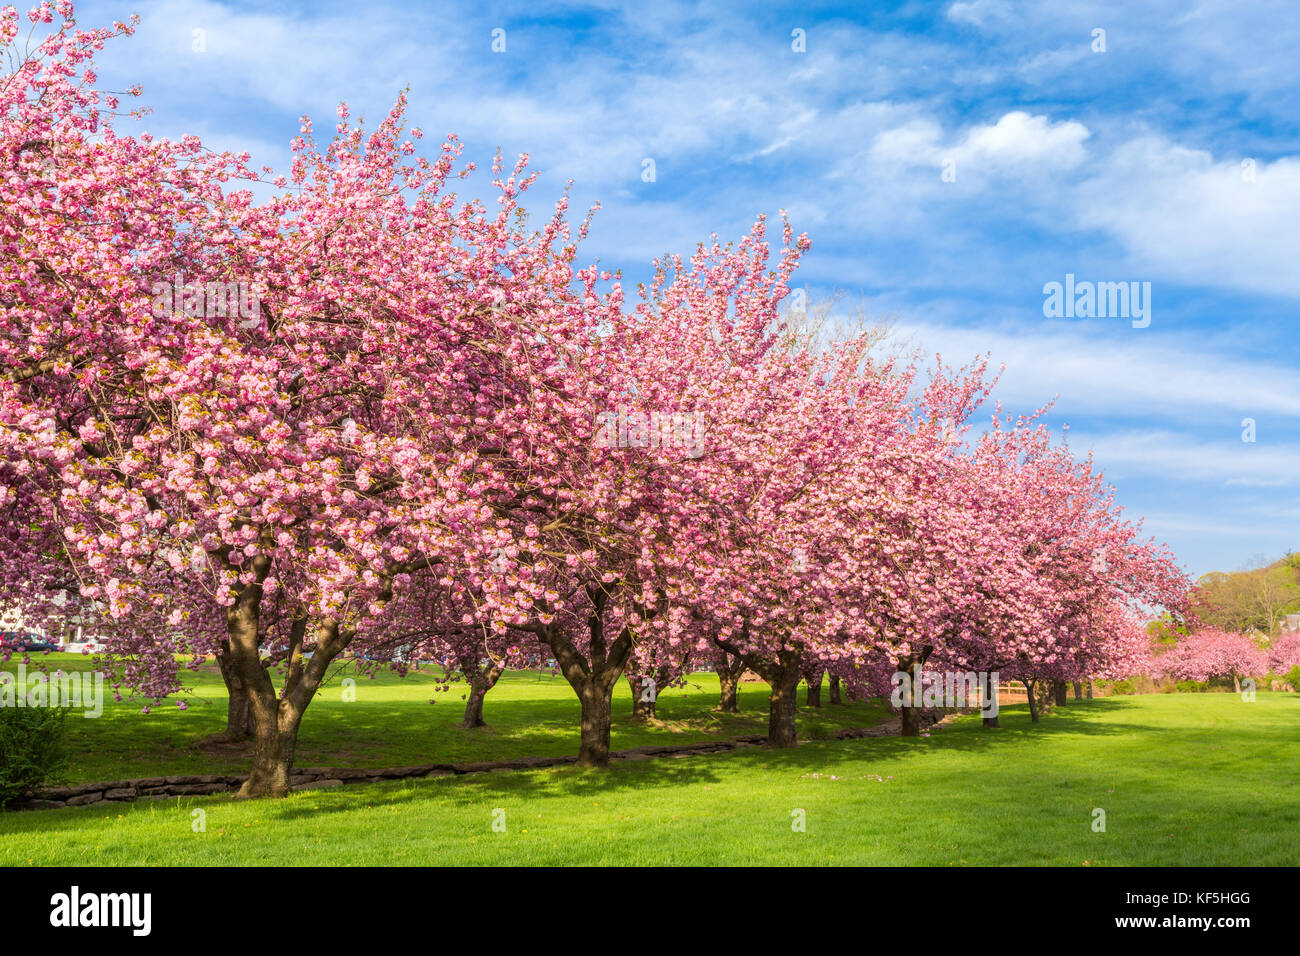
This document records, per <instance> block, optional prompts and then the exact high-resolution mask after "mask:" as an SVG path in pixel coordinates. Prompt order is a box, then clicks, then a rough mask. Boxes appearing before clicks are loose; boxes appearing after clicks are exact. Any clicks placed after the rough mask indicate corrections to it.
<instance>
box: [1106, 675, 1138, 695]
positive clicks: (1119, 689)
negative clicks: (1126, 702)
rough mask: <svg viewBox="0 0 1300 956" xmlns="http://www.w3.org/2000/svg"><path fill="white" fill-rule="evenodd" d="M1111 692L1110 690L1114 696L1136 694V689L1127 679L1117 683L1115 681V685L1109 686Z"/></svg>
mask: <svg viewBox="0 0 1300 956" xmlns="http://www.w3.org/2000/svg"><path fill="white" fill-rule="evenodd" d="M1111 690H1112V691H1113V692H1114V693H1116V694H1136V693H1137V688H1135V687H1134V686H1133V682H1132V681H1131V680H1129V679H1128V678H1125V679H1124V680H1117V681H1115V683H1114V684H1113V685H1112V686H1111Z"/></svg>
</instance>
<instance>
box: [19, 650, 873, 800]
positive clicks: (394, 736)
mask: <svg viewBox="0 0 1300 956" xmlns="http://www.w3.org/2000/svg"><path fill="white" fill-rule="evenodd" d="M38 660H40V661H41V662H42V663H44V664H45V665H46V666H48V667H49V668H50V669H51V670H53V669H54V668H62V669H63V670H64V671H71V670H73V669H78V670H85V669H88V668H89V667H90V663H89V658H86V657H82V656H79V655H71V654H50V655H48V656H46V657H40V658H38ZM15 667H16V664H15V663H14V662H13V661H11V662H10V663H9V664H7V665H4V669H5V670H9V671H13V670H15ZM28 670H29V673H30V672H31V671H32V668H30V667H29V668H28ZM187 676H188V679H187V683H189V684H191V685H192V687H191V692H190V693H187V694H182V695H179V696H178V697H177V698H176V700H183V701H184V702H185V704H186V707H187V709H186V710H180V709H179V708H178V707H177V705H176V702H175V701H168V702H164V703H163V704H161V705H159V706H157V707H153V708H151V710H150V712H149V713H148V714H143V713H141V711H142V710H143V707H144V704H145V703H147V701H138V700H137V701H123V702H121V703H115V702H113V701H112V700H111V694H110V693H109V691H108V689H107V688H105V698H106V703H105V706H104V713H103V714H102V715H101V716H100V717H97V718H93V719H92V718H86V717H82V716H81V715H80V714H79V713H78V712H77V711H76V710H73V711H71V712H70V713H69V716H68V719H67V728H68V745H69V748H70V749H71V751H72V754H73V757H72V761H71V765H70V766H69V768H68V774H67V779H66V782H69V783H87V782H91V781H98V780H119V779H122V778H124V777H149V776H159V775H165V774H182V773H226V774H231V773H243V772H246V771H247V770H248V757H247V756H246V755H245V754H242V753H238V752H236V753H229V752H215V753H214V752H212V751H210V750H206V751H205V750H196V749H195V748H194V746H193V745H194V743H195V742H196V741H198V740H201V739H202V738H204V737H206V736H208V735H210V734H212V733H214V732H216V731H219V730H221V729H222V728H223V727H224V726H225V719H226V689H225V686H224V685H223V684H222V683H221V676H220V674H218V673H217V669H216V666H215V665H212V664H208V665H205V666H203V667H202V668H200V670H199V671H197V672H196V673H194V674H193V675H187ZM348 677H352V678H353V679H355V681H356V686H355V692H356V693H355V697H356V699H355V700H353V701H345V700H344V699H343V697H344V694H343V689H344V688H343V683H342V682H343V680H344V679H345V678H348ZM435 686H436V681H435V680H434V678H433V676H431V675H430V674H428V673H425V674H420V673H410V674H408V675H407V676H406V677H398V676H397V675H396V674H393V673H391V672H389V671H384V672H382V673H380V674H378V675H377V676H375V677H374V679H371V678H370V677H368V676H365V675H361V676H359V677H358V676H357V675H356V671H355V668H354V667H353V665H352V664H343V665H341V666H340V667H339V668H336V671H335V673H334V675H333V676H332V677H331V678H330V681H329V683H328V684H327V685H326V686H325V687H323V688H322V689H321V691H320V693H319V694H317V696H316V699H315V700H314V701H312V704H311V706H310V707H309V708H308V709H307V713H306V716H305V717H304V718H303V723H302V731H301V733H300V735H299V738H298V749H297V757H296V761H295V762H296V763H297V765H298V766H300V767H402V766H410V765H414V764H425V763H460V762H466V761H473V760H507V759H510V758H513V757H534V756H538V757H550V756H557V755H562V754H576V753H577V752H578V718H579V715H580V707H579V705H578V699H577V697H576V696H574V693H573V690H572V688H570V687H569V685H568V684H567V683H565V681H564V679H563V678H562V677H558V676H551V675H547V674H540V673H529V672H512V673H507V674H505V675H503V676H502V678H501V681H500V682H499V683H498V684H497V686H496V687H495V688H493V690H492V691H491V693H489V694H488V696H487V699H486V702H485V704H484V712H483V713H484V719H485V720H486V721H487V723H488V726H487V727H481V728H476V729H473V730H466V729H463V728H461V727H457V726H456V725H457V724H458V723H459V722H460V720H461V718H462V717H464V711H465V701H464V699H463V697H462V695H463V694H464V693H465V685H464V684H452V685H451V690H449V691H446V692H442V693H435ZM740 696H741V700H740V706H741V713H740V714H722V713H718V712H717V711H716V710H714V709H713V708H714V706H715V705H716V704H717V702H718V678H717V675H715V674H707V673H701V674H693V675H692V676H691V677H690V680H689V683H688V684H687V686H686V687H683V688H671V689H668V690H665V691H663V692H662V693H661V694H660V695H659V700H658V705H657V712H658V715H659V721H658V722H657V723H655V724H652V725H645V724H641V723H633V722H632V721H631V719H630V718H631V714H632V695H631V692H630V690H629V689H628V685H627V682H626V681H621V682H620V683H619V685H618V687H617V689H616V690H615V693H614V727H613V732H612V734H611V741H612V745H613V747H614V748H615V749H620V748H627V747H639V746H644V745H650V744H669V743H691V742H695V741H700V740H709V739H711V738H725V737H736V736H741V735H744V734H763V733H766V732H767V685H766V684H761V683H753V684H742V685H741V689H740ZM825 698H826V694H825V689H824V688H823V700H825ZM430 700H434V701H435V703H430ZM888 716H889V715H888V714H887V713H886V712H885V709H884V708H883V707H882V706H881V705H879V704H877V703H876V702H862V703H854V704H848V705H845V706H841V707H829V706H827V707H822V708H820V709H812V708H801V712H800V732H801V734H803V735H805V736H807V737H809V738H815V737H818V736H823V735H828V734H829V733H830V732H831V731H833V730H835V729H836V728H839V727H869V726H872V725H874V724H876V723H877V722H879V721H880V720H883V719H885V718H887V717H888Z"/></svg>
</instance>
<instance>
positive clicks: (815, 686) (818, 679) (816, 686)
mask: <svg viewBox="0 0 1300 956" xmlns="http://www.w3.org/2000/svg"><path fill="white" fill-rule="evenodd" d="M807 700H808V706H809V707H820V706H821V705H822V672H821V671H818V672H817V674H816V675H815V677H810V678H808V699H807Z"/></svg>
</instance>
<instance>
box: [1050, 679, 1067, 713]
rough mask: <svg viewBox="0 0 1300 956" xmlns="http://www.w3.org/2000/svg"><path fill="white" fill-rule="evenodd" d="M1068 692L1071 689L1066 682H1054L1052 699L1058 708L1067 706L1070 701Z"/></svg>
mask: <svg viewBox="0 0 1300 956" xmlns="http://www.w3.org/2000/svg"><path fill="white" fill-rule="evenodd" d="M1068 690H1069V688H1068V686H1067V685H1066V683H1065V681H1063V680H1054V681H1052V698H1053V700H1054V701H1055V703H1056V706H1058V707H1064V706H1065V705H1066V703H1067V701H1068V698H1067V697H1066V693H1067V691H1068Z"/></svg>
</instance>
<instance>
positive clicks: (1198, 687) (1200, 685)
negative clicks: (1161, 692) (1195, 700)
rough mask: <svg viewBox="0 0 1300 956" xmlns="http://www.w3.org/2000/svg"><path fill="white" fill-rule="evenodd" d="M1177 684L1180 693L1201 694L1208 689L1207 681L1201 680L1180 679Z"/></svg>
mask: <svg viewBox="0 0 1300 956" xmlns="http://www.w3.org/2000/svg"><path fill="white" fill-rule="evenodd" d="M1177 686H1178V692H1179V693H1180V694H1203V693H1205V692H1206V691H1207V690H1209V689H1210V685H1209V683H1208V682H1207V681H1203V680H1180V681H1179V682H1178V685H1177Z"/></svg>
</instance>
